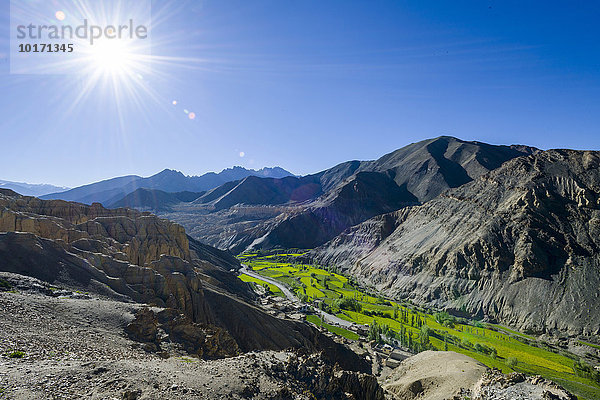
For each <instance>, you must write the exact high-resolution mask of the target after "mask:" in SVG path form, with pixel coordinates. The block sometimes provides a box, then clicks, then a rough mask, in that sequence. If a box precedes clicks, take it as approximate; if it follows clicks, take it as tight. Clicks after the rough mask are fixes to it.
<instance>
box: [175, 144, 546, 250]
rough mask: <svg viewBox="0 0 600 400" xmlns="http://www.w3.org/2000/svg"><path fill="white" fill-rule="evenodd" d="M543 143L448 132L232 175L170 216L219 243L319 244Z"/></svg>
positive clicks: (243, 245) (233, 245)
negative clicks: (356, 157) (366, 152)
mask: <svg viewBox="0 0 600 400" xmlns="http://www.w3.org/2000/svg"><path fill="white" fill-rule="evenodd" d="M536 151H537V149H534V148H531V147H526V146H495V145H489V144H485V143H481V142H468V141H463V140H460V139H456V138H453V137H448V136H442V137H439V138H435V139H429V140H425V141H422V142H418V143H413V144H411V145H408V146H406V147H403V148H401V149H399V150H396V151H394V152H392V153H389V154H387V155H385V156H383V157H381V158H379V159H378V160H374V161H349V162H345V163H342V164H339V165H337V166H335V167H333V168H330V169H328V170H325V171H322V172H320V173H317V174H313V175H308V176H305V177H301V178H298V177H287V178H283V179H265V178H257V177H252V178H246V179H245V180H242V181H240V182H229V183H227V184H225V185H222V186H220V187H217V188H215V189H213V190H212V191H209V192H207V193H206V194H205V195H203V196H202V197H200V198H198V199H197V200H195V201H193V202H191V203H188V204H180V205H178V206H177V207H174V208H173V209H172V210H171V211H170V212H168V213H166V214H164V215H165V216H166V217H168V218H170V219H172V220H175V221H178V222H179V223H181V224H183V225H184V226H185V227H186V228H187V229H188V231H189V232H191V233H192V235H194V236H195V237H197V238H201V239H202V240H204V241H206V242H207V243H209V244H211V245H214V246H217V247H219V248H228V249H230V250H232V251H234V252H241V251H244V250H246V249H249V248H273V247H284V248H289V247H299V248H314V247H317V246H319V245H322V244H323V243H325V242H327V241H328V240H330V239H332V238H333V237H335V236H336V235H338V234H339V233H341V232H342V231H343V230H345V229H347V228H349V227H351V226H354V225H356V224H359V223H361V222H363V221H365V220H367V219H369V218H371V217H374V216H376V215H380V214H384V213H388V212H391V211H395V210H398V209H401V208H403V207H406V206H410V205H415V204H421V203H424V202H426V201H429V200H431V199H433V198H435V197H436V196H438V195H439V194H440V193H442V192H443V191H444V190H447V189H450V188H455V187H458V186H461V185H464V184H466V183H468V182H471V181H473V180H474V179H476V178H477V177H479V176H480V175H481V174H484V173H486V172H489V171H491V170H493V169H495V168H498V167H499V166H500V165H502V164H503V163H504V162H506V161H508V160H511V159H513V158H516V157H520V156H524V155H530V154H532V153H534V152H536Z"/></svg>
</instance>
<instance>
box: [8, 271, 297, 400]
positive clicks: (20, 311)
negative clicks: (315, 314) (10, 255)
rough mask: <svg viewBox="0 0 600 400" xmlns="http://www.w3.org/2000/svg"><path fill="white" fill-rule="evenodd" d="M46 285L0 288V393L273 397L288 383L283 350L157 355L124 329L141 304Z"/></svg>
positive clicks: (62, 396) (37, 396) (77, 396)
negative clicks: (210, 357) (223, 355)
mask: <svg viewBox="0 0 600 400" xmlns="http://www.w3.org/2000/svg"><path fill="white" fill-rule="evenodd" d="M4 277H6V276H4ZM0 278H1V277H0ZM27 280H28V282H21V285H20V286H22V287H25V286H28V285H29V286H30V289H31V285H32V284H35V285H38V286H40V285H41V286H43V285H44V284H42V283H41V282H37V283H36V282H34V281H33V280H31V279H29V278H27ZM47 289H48V287H37V288H35V290H19V289H18V290H16V292H15V291H14V290H13V291H12V292H9V291H5V292H0V399H19V400H20V399H23V400H25V399H26V400H30V399H40V400H43V399H80V398H87V399H222V398H231V399H236V398H240V399H241V398H273V397H277V396H278V394H279V393H280V391H281V390H283V388H284V387H286V385H287V383H286V379H285V375H284V373H283V366H284V362H285V360H287V358H288V356H289V354H288V353H286V352H261V353H249V354H245V355H243V356H240V357H235V358H229V359H223V360H215V361H204V360H199V359H197V358H192V357H187V356H185V353H184V352H183V351H181V350H179V349H178V348H177V347H176V346H173V347H172V348H170V349H169V353H170V357H169V358H166V359H165V358H161V357H160V356H159V355H156V354H154V353H147V352H145V351H144V350H143V349H141V347H140V346H139V344H138V343H136V342H134V341H131V340H130V339H128V338H127V336H126V335H125V333H124V327H125V326H126V325H127V323H129V322H130V321H131V320H132V319H133V314H134V313H135V311H136V310H137V309H138V308H139V307H141V305H137V304H133V303H126V302H121V301H115V300H111V299H109V298H98V297H96V296H93V295H86V294H79V293H75V292H70V291H68V290H62V291H61V290H60V289H59V290H56V289H53V290H52V291H50V293H51V295H48V294H47V293H48V292H49V291H48V290H47ZM42 292H44V293H46V294H44V293H42ZM59 294H63V296H59V297H54V296H56V295H59ZM17 352H18V353H17ZM11 356H12V357H11ZM13 357H14V358H13ZM300 398H302V397H300Z"/></svg>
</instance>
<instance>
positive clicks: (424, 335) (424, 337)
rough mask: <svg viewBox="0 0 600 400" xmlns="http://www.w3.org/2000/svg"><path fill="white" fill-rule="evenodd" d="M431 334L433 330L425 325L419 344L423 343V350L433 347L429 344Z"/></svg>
mask: <svg viewBox="0 0 600 400" xmlns="http://www.w3.org/2000/svg"><path fill="white" fill-rule="evenodd" d="M430 334H431V329H430V328H429V327H428V326H427V325H423V326H422V327H421V331H420V332H419V342H420V343H421V350H427V349H429V348H430V347H431V344H430V343H429V335H430Z"/></svg>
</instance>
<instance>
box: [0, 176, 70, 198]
mask: <svg viewBox="0 0 600 400" xmlns="http://www.w3.org/2000/svg"><path fill="white" fill-rule="evenodd" d="M0 188H1V189H10V190H13V191H15V192H17V193H19V194H22V195H23V196H43V195H45V194H49V193H55V192H62V191H65V190H69V188H68V187H62V186H54V185H47V184H31V183H23V182H11V181H3V180H0Z"/></svg>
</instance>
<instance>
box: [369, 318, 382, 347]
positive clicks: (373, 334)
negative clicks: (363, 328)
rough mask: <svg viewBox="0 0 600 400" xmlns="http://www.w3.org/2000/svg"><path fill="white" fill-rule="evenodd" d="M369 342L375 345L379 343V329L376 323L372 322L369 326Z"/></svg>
mask: <svg viewBox="0 0 600 400" xmlns="http://www.w3.org/2000/svg"><path fill="white" fill-rule="evenodd" d="M367 337H368V338H369V340H374V341H375V343H381V342H382V339H381V327H380V326H379V324H377V321H375V320H373V323H372V324H371V325H370V326H369V334H368V335H367Z"/></svg>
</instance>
